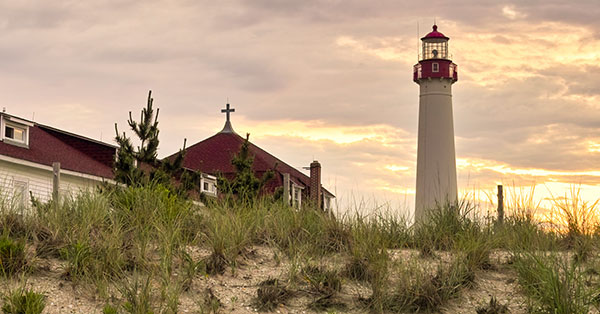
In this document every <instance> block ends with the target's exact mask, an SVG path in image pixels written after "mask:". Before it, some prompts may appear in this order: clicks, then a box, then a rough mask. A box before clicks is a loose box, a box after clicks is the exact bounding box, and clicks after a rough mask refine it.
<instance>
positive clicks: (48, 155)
mask: <svg viewBox="0 0 600 314" xmlns="http://www.w3.org/2000/svg"><path fill="white" fill-rule="evenodd" d="M2 115H3V116H10V115H8V114H6V113H2ZM23 120H24V119H23ZM25 121H27V120H25ZM28 122H31V121H28ZM31 123H32V124H33V126H30V127H29V147H21V146H15V145H12V144H8V143H5V142H4V141H0V155H4V156H8V157H12V158H16V159H21V160H25V161H30V162H33V163H37V164H41V165H46V166H52V163H54V162H60V167H61V168H62V169H66V170H71V171H75V172H79V173H83V174H89V175H94V176H98V177H102V178H109V179H112V178H113V171H112V162H113V160H114V156H115V153H116V147H115V146H113V145H110V144H106V143H103V142H99V141H96V140H92V139H88V138H85V137H83V136H79V135H76V134H73V133H69V132H66V131H62V130H58V129H55V128H52V127H49V126H44V125H40V124H36V123H34V122H31Z"/></svg>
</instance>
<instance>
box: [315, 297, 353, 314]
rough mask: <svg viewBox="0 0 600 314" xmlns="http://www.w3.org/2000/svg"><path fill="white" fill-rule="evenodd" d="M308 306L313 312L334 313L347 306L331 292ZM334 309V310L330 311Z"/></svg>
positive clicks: (345, 308)
mask: <svg viewBox="0 0 600 314" xmlns="http://www.w3.org/2000/svg"><path fill="white" fill-rule="evenodd" d="M308 308H309V309H311V310H313V311H315V312H325V311H327V313H335V311H336V310H337V311H346V310H347V309H348V306H347V305H346V303H344V302H342V301H341V300H339V299H338V298H336V296H335V295H333V294H328V295H324V296H322V297H319V298H318V299H316V300H315V301H313V302H311V303H310V304H309V305H308ZM331 310H334V311H331Z"/></svg>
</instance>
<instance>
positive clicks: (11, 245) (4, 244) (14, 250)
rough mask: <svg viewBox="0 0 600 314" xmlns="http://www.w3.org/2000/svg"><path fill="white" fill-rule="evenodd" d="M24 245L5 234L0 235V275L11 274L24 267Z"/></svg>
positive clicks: (25, 262) (25, 261)
mask: <svg viewBox="0 0 600 314" xmlns="http://www.w3.org/2000/svg"><path fill="white" fill-rule="evenodd" d="M26 265H27V259H26V258H25V245H24V244H23V243H21V242H18V241H15V240H13V239H11V238H9V237H7V236H0V275H2V276H5V277H6V276H12V275H15V274H17V273H19V272H21V271H23V270H24V269H25V266H26Z"/></svg>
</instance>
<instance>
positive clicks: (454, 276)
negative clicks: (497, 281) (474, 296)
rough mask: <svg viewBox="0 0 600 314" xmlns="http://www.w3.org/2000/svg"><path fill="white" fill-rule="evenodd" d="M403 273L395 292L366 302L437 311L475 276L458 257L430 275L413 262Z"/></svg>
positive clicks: (399, 309) (396, 309)
mask: <svg viewBox="0 0 600 314" xmlns="http://www.w3.org/2000/svg"><path fill="white" fill-rule="evenodd" d="M403 275H404V276H405V277H404V278H403V279H402V280H400V282H399V286H398V287H397V291H396V292H395V293H393V294H391V295H385V296H383V297H382V298H381V300H379V302H378V303H376V301H377V300H372V299H370V300H368V301H369V303H368V305H369V306H371V307H373V306H379V309H380V310H381V311H389V312H401V313H404V312H411V313H412V312H421V311H423V312H437V311H439V309H440V307H441V306H443V305H444V303H446V302H447V301H448V300H450V299H452V298H454V297H455V296H456V295H457V294H458V293H459V292H460V290H461V289H462V288H464V287H468V286H470V285H471V284H472V283H473V281H474V279H475V274H474V273H473V271H472V270H471V269H469V267H467V265H466V264H464V263H463V261H462V259H460V258H457V259H455V260H454V261H453V262H452V263H451V264H450V265H440V266H438V269H437V271H436V273H435V275H434V276H433V277H432V276H431V275H430V273H429V270H428V269H424V268H422V267H421V266H419V265H416V264H415V265H411V266H410V267H407V268H406V269H404V271H403Z"/></svg>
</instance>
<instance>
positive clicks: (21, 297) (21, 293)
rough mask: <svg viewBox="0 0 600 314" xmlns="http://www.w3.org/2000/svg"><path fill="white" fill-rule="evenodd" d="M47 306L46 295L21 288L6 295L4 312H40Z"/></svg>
mask: <svg viewBox="0 0 600 314" xmlns="http://www.w3.org/2000/svg"><path fill="white" fill-rule="evenodd" d="M44 307H46V297H45V296H44V295H43V294H40V293H37V292H34V291H32V290H25V289H24V288H19V289H17V290H14V291H12V292H10V293H9V294H8V295H6V296H4V305H3V306H2V312H4V313H7V314H21V313H23V314H39V313H42V311H43V310H44Z"/></svg>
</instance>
